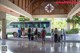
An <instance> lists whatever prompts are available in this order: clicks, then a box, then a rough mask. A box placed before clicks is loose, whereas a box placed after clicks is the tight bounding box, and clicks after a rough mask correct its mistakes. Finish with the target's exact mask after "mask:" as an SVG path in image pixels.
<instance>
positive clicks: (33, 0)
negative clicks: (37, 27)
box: [26, 0, 35, 8]
mask: <svg viewBox="0 0 80 53" xmlns="http://www.w3.org/2000/svg"><path fill="white" fill-rule="evenodd" d="M34 2H35V0H32V2H30V4H29V5H27V6H26V8H28V7H29V6H30V5H32V4H33V3H34Z"/></svg>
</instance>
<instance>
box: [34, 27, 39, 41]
mask: <svg viewBox="0 0 80 53" xmlns="http://www.w3.org/2000/svg"><path fill="white" fill-rule="evenodd" d="M34 34H35V39H37V38H38V29H37V28H36V30H35V32H34Z"/></svg>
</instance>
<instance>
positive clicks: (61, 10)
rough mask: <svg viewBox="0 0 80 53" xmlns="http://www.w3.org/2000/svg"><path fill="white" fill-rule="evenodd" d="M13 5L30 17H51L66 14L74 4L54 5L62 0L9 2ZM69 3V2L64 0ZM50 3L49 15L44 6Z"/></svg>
mask: <svg viewBox="0 0 80 53" xmlns="http://www.w3.org/2000/svg"><path fill="white" fill-rule="evenodd" d="M9 1H11V2H12V3H13V4H15V5H17V6H19V7H20V8H22V9H23V10H25V11H27V12H29V13H30V14H32V15H53V14H68V13H69V12H70V11H71V9H72V8H73V7H74V6H75V4H56V3H55V2H57V1H64V0H9ZM66 1H70V0H66ZM74 1H77V0H74ZM49 3H51V4H52V5H53V6H54V10H53V11H52V12H51V13H48V12H46V11H45V9H44V8H45V6H46V5H47V4H49Z"/></svg>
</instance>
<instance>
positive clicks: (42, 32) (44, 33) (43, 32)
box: [41, 27, 46, 41]
mask: <svg viewBox="0 0 80 53" xmlns="http://www.w3.org/2000/svg"><path fill="white" fill-rule="evenodd" d="M41 35H42V41H45V35H46V30H45V27H43V29H42V31H41Z"/></svg>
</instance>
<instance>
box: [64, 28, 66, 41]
mask: <svg viewBox="0 0 80 53" xmlns="http://www.w3.org/2000/svg"><path fill="white" fill-rule="evenodd" d="M63 36H64V40H66V32H65V30H64V29H63Z"/></svg>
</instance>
